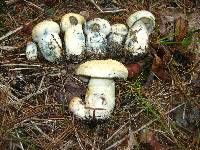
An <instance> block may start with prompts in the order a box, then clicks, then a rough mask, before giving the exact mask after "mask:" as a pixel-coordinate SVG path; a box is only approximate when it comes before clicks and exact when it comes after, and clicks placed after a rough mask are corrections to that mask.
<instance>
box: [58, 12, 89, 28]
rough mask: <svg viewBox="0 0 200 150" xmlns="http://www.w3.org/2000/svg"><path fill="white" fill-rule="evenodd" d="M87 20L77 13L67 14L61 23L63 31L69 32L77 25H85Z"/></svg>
mask: <svg viewBox="0 0 200 150" xmlns="http://www.w3.org/2000/svg"><path fill="white" fill-rule="evenodd" d="M84 23H85V18H84V17H83V16H81V15H79V14H75V13H67V14H65V15H64V16H63V17H62V19H61V22H60V26H61V29H62V31H67V30H68V29H69V28H70V27H72V26H75V25H77V24H81V25H82V24H84Z"/></svg>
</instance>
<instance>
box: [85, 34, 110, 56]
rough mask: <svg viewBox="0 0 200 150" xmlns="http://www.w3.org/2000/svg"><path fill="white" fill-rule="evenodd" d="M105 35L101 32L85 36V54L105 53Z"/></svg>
mask: <svg viewBox="0 0 200 150" xmlns="http://www.w3.org/2000/svg"><path fill="white" fill-rule="evenodd" d="M106 46H107V39H106V35H105V34H104V33H101V32H90V33H88V35H87V41H86V47H87V52H94V53H104V52H105V51H106Z"/></svg>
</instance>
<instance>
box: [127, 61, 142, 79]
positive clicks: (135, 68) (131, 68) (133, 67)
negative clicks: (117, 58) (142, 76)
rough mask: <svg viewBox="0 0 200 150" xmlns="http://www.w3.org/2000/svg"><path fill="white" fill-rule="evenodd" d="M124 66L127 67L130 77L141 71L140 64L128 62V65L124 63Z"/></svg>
mask: <svg viewBox="0 0 200 150" xmlns="http://www.w3.org/2000/svg"><path fill="white" fill-rule="evenodd" d="M126 68H127V69H128V77H129V78H131V77H133V76H135V75H137V74H138V73H140V72H141V65H140V64H128V65H126Z"/></svg>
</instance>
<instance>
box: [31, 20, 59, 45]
mask: <svg viewBox="0 0 200 150" xmlns="http://www.w3.org/2000/svg"><path fill="white" fill-rule="evenodd" d="M47 33H57V34H59V33H60V27H59V25H58V24H57V23H56V22H54V21H52V20H44V21H42V22H40V23H38V24H37V25H36V26H35V27H34V28H33V30H32V38H33V40H34V41H35V42H38V41H39V39H40V38H41V37H42V36H43V35H45V34H47Z"/></svg>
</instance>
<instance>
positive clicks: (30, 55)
mask: <svg viewBox="0 0 200 150" xmlns="http://www.w3.org/2000/svg"><path fill="white" fill-rule="evenodd" d="M26 58H27V59H28V60H30V61H34V60H36V59H37V46H36V44H35V43H34V42H28V43H27V45H26Z"/></svg>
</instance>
